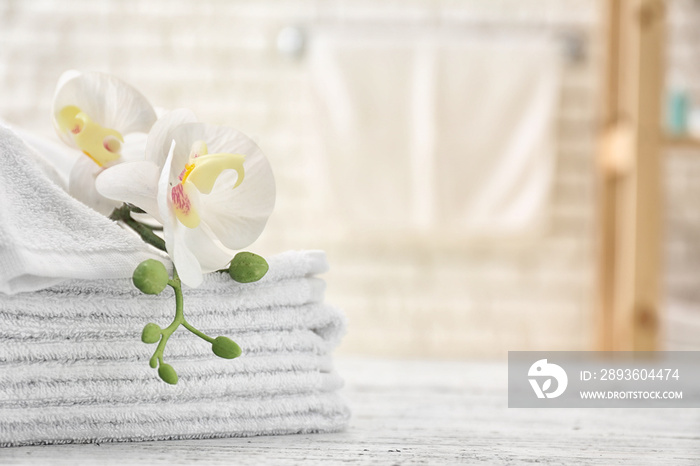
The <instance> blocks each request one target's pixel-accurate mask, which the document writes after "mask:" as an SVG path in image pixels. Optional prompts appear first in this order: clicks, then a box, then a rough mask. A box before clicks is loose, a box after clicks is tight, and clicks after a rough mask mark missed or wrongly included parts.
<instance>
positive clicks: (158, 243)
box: [109, 204, 165, 251]
mask: <svg viewBox="0 0 700 466" xmlns="http://www.w3.org/2000/svg"><path fill="white" fill-rule="evenodd" d="M132 212H136V213H142V212H143V211H142V210H141V209H139V208H138V207H134V206H130V205H128V204H124V205H122V206H121V207H118V208H116V209H114V210H113V211H112V213H111V214H110V215H109V218H111V219H112V220H114V221H117V222H118V221H122V222H124V223H125V224H126V225H127V226H128V227H129V228H131V229H132V230H134V231H135V232H136V233H137V234H138V235H139V236H140V237H141V239H142V240H143V241H144V242H146V243H147V244H150V245H151V246H153V247H154V248H156V249H160V250H161V251H165V241H164V240H163V238H161V237H160V236H158V235H156V234H155V233H153V230H155V229H156V228H157V227H150V226H148V225H144V224H143V223H141V222H138V221H136V220H134V219H133V218H132V217H131V213H132Z"/></svg>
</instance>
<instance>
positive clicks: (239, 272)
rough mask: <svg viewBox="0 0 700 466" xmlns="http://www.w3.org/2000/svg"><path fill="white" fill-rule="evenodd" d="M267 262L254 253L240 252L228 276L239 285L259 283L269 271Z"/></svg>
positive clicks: (229, 268)
mask: <svg viewBox="0 0 700 466" xmlns="http://www.w3.org/2000/svg"><path fill="white" fill-rule="evenodd" d="M269 268H270V266H269V265H267V261H266V260H265V259H264V258H262V257H260V256H258V255H257V254H253V253H252V252H239V253H238V254H236V257H234V258H233V260H232V261H231V265H230V266H229V267H228V274H229V275H231V278H233V279H234V280H236V281H237V282H238V283H251V282H257V281H258V280H260V279H261V278H262V277H264V276H265V274H266V273H267V271H268V269H269Z"/></svg>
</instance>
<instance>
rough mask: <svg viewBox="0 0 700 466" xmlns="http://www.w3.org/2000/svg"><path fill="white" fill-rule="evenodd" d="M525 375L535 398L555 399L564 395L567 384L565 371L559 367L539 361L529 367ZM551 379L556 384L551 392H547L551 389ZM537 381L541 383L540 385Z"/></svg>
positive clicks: (542, 360) (543, 360)
mask: <svg viewBox="0 0 700 466" xmlns="http://www.w3.org/2000/svg"><path fill="white" fill-rule="evenodd" d="M527 375H528V377H530V378H529V379H528V380H529V381H530V385H532V389H533V390H534V391H535V395H537V398H556V397H558V396H559V395H561V394H562V393H564V390H566V386H567V385H568V383H569V378H568V377H567V376H566V371H565V370H564V369H562V368H561V366H558V365H556V364H551V363H548V362H547V360H546V359H540V360H539V361H536V362H535V363H534V364H533V365H532V366H530V370H529V371H528V372H527ZM552 379H554V380H556V381H557V384H556V388H555V389H554V390H553V391H549V390H550V389H551V388H552ZM539 380H541V381H542V385H540V382H539Z"/></svg>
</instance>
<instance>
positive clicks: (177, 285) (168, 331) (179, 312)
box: [149, 266, 214, 368]
mask: <svg viewBox="0 0 700 466" xmlns="http://www.w3.org/2000/svg"><path fill="white" fill-rule="evenodd" d="M168 285H169V286H170V287H171V288H172V289H173V290H174V291H175V318H174V319H173V321H172V323H171V324H170V325H168V326H167V327H166V328H164V329H163V330H161V332H160V334H161V335H162V336H161V339H160V342H158V347H157V348H156V351H155V352H154V353H153V356H152V357H151V360H150V361H149V362H150V365H151V367H154V368H155V367H156V363H160V364H162V363H163V352H164V351H165V345H166V343H167V342H168V339H169V338H170V335H172V334H173V333H174V332H175V330H177V328H178V327H179V326H180V325H182V326H183V327H185V328H186V329H187V330H189V331H190V332H192V333H194V334H195V335H197V336H198V337H199V338H201V339H203V340H206V341H208V342H209V343H214V338H211V337H210V336H208V335H206V334H205V333H203V332H201V331H199V330H197V329H196V328H194V327H193V326H192V325H190V323H189V322H187V321H186V320H185V314H184V310H183V309H184V307H183V298H182V282H181V281H180V277H179V276H178V274H177V269H176V268H175V266H173V278H172V280H168Z"/></svg>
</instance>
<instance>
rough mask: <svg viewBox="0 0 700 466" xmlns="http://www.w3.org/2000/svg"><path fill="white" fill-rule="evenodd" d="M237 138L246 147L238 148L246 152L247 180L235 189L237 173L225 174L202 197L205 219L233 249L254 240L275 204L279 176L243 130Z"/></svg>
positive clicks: (223, 241) (220, 238)
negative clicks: (243, 133)
mask: <svg viewBox="0 0 700 466" xmlns="http://www.w3.org/2000/svg"><path fill="white" fill-rule="evenodd" d="M242 138H245V139H246V140H247V141H243V140H241V139H242ZM236 139H237V140H239V142H240V144H241V145H245V146H246V147H240V148H238V149H235V150H236V151H237V152H238V151H240V153H242V154H245V155H246V160H245V162H244V164H243V167H244V170H245V178H244V179H243V182H242V183H241V185H240V186H238V187H237V188H236V189H231V187H232V186H233V185H234V184H235V182H236V181H237V180H236V174H235V172H233V171H230V170H229V171H228V172H224V173H222V174H221V176H219V178H218V179H217V181H216V183H215V184H214V187H213V189H212V192H211V194H209V195H208V196H201V207H200V209H201V212H202V221H203V222H204V223H206V224H207V225H208V226H209V228H211V230H212V232H213V234H214V235H215V236H216V237H217V238H218V239H219V240H220V241H221V242H222V244H223V245H224V246H226V247H228V248H230V249H242V248H244V247H246V246H248V245H250V244H251V243H252V242H254V241H255V240H256V239H257V238H258V236H260V234H261V233H262V231H263V229H264V228H265V224H266V223H267V219H268V217H269V216H270V214H271V213H272V210H273V209H274V206H275V179H274V176H273V174H272V168H271V167H270V164H269V163H268V161H267V159H266V158H265V156H264V155H263V154H262V151H261V150H260V149H259V148H258V147H257V146H256V145H255V144H254V143H253V142H252V141H250V140H249V139H248V138H246V137H245V136H243V135H241V134H240V133H239V135H238V136H237V137H236Z"/></svg>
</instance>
